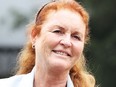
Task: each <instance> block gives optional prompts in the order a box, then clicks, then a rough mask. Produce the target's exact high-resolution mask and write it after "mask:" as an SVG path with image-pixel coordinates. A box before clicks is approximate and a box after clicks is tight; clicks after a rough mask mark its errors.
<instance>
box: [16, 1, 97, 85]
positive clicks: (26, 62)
mask: <svg viewBox="0 0 116 87" xmlns="http://www.w3.org/2000/svg"><path fill="white" fill-rule="evenodd" d="M60 9H68V10H70V11H72V12H76V13H79V14H80V15H81V16H82V19H83V21H84V23H85V25H86V35H85V39H86V41H85V42H87V40H88V38H89V29H88V22H89V16H88V13H87V12H86V11H85V9H84V8H83V7H82V6H81V5H80V4H79V3H78V2H76V1H74V0H59V1H55V2H51V3H48V4H46V5H45V6H44V7H43V8H42V9H41V10H40V11H39V13H38V14H37V16H36V21H35V24H34V25H33V26H32V27H31V28H30V29H31V35H32V36H33V37H35V36H36V35H37V34H39V32H40V31H41V26H42V24H43V23H44V22H45V21H46V17H47V15H48V14H49V13H50V12H53V11H59V10H60ZM85 64H86V62H85V58H84V55H82V56H81V58H79V60H78V61H77V63H76V64H75V65H74V66H73V67H72V69H71V70H70V76H71V79H72V81H73V84H74V87H94V85H95V79H94V77H93V76H92V75H91V74H90V73H89V72H88V71H87V70H86V65H85ZM34 65H35V51H34V49H33V48H32V43H31V41H30V40H29V41H28V42H27V44H26V45H25V47H24V49H23V50H22V51H21V53H20V56H19V61H18V66H17V67H18V70H17V74H24V73H29V72H30V71H31V70H32V68H33V67H34Z"/></svg>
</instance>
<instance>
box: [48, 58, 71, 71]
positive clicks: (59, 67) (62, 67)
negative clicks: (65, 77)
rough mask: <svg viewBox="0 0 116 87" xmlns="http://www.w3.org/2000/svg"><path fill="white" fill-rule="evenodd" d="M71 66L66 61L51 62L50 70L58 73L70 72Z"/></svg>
mask: <svg viewBox="0 0 116 87" xmlns="http://www.w3.org/2000/svg"><path fill="white" fill-rule="evenodd" d="M70 66H71V65H70V64H69V62H67V61H65V60H54V61H53V60H52V61H50V68H51V69H53V70H55V71H58V72H62V71H66V70H70Z"/></svg>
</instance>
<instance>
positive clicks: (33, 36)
mask: <svg viewBox="0 0 116 87" xmlns="http://www.w3.org/2000/svg"><path fill="white" fill-rule="evenodd" d="M37 33H38V31H37V29H35V27H34V26H33V27H32V28H31V31H30V39H31V43H32V44H35V41H36V37H37Z"/></svg>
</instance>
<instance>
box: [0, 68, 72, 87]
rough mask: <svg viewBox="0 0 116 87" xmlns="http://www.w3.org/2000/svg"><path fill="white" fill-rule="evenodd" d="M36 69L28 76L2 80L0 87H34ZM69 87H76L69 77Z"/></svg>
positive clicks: (16, 76) (0, 80) (23, 75)
mask: <svg viewBox="0 0 116 87" xmlns="http://www.w3.org/2000/svg"><path fill="white" fill-rule="evenodd" d="M33 80H34V69H33V70H32V71H31V72H30V73H28V74H22V75H15V76H12V77H10V78H5V79H0V87H33ZM67 87H74V85H73V83H72V81H71V78H70V76H68V81H67Z"/></svg>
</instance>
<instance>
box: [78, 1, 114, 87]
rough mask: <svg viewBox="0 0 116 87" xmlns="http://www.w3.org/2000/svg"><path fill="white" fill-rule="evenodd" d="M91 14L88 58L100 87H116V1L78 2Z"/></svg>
mask: <svg viewBox="0 0 116 87" xmlns="http://www.w3.org/2000/svg"><path fill="white" fill-rule="evenodd" d="M78 1H80V3H81V4H82V5H83V6H84V7H85V8H86V10H87V11H88V12H89V14H90V34H91V35H90V36H91V41H90V45H89V47H88V48H87V51H86V53H85V54H86V57H87V60H88V63H89V66H90V68H91V69H92V72H93V73H94V75H95V77H96V80H97V84H99V85H100V87H116V80H115V78H116V75H115V74H116V69H115V68H116V46H115V44H116V22H115V21H116V10H115V9H116V8H115V6H116V0H78Z"/></svg>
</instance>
